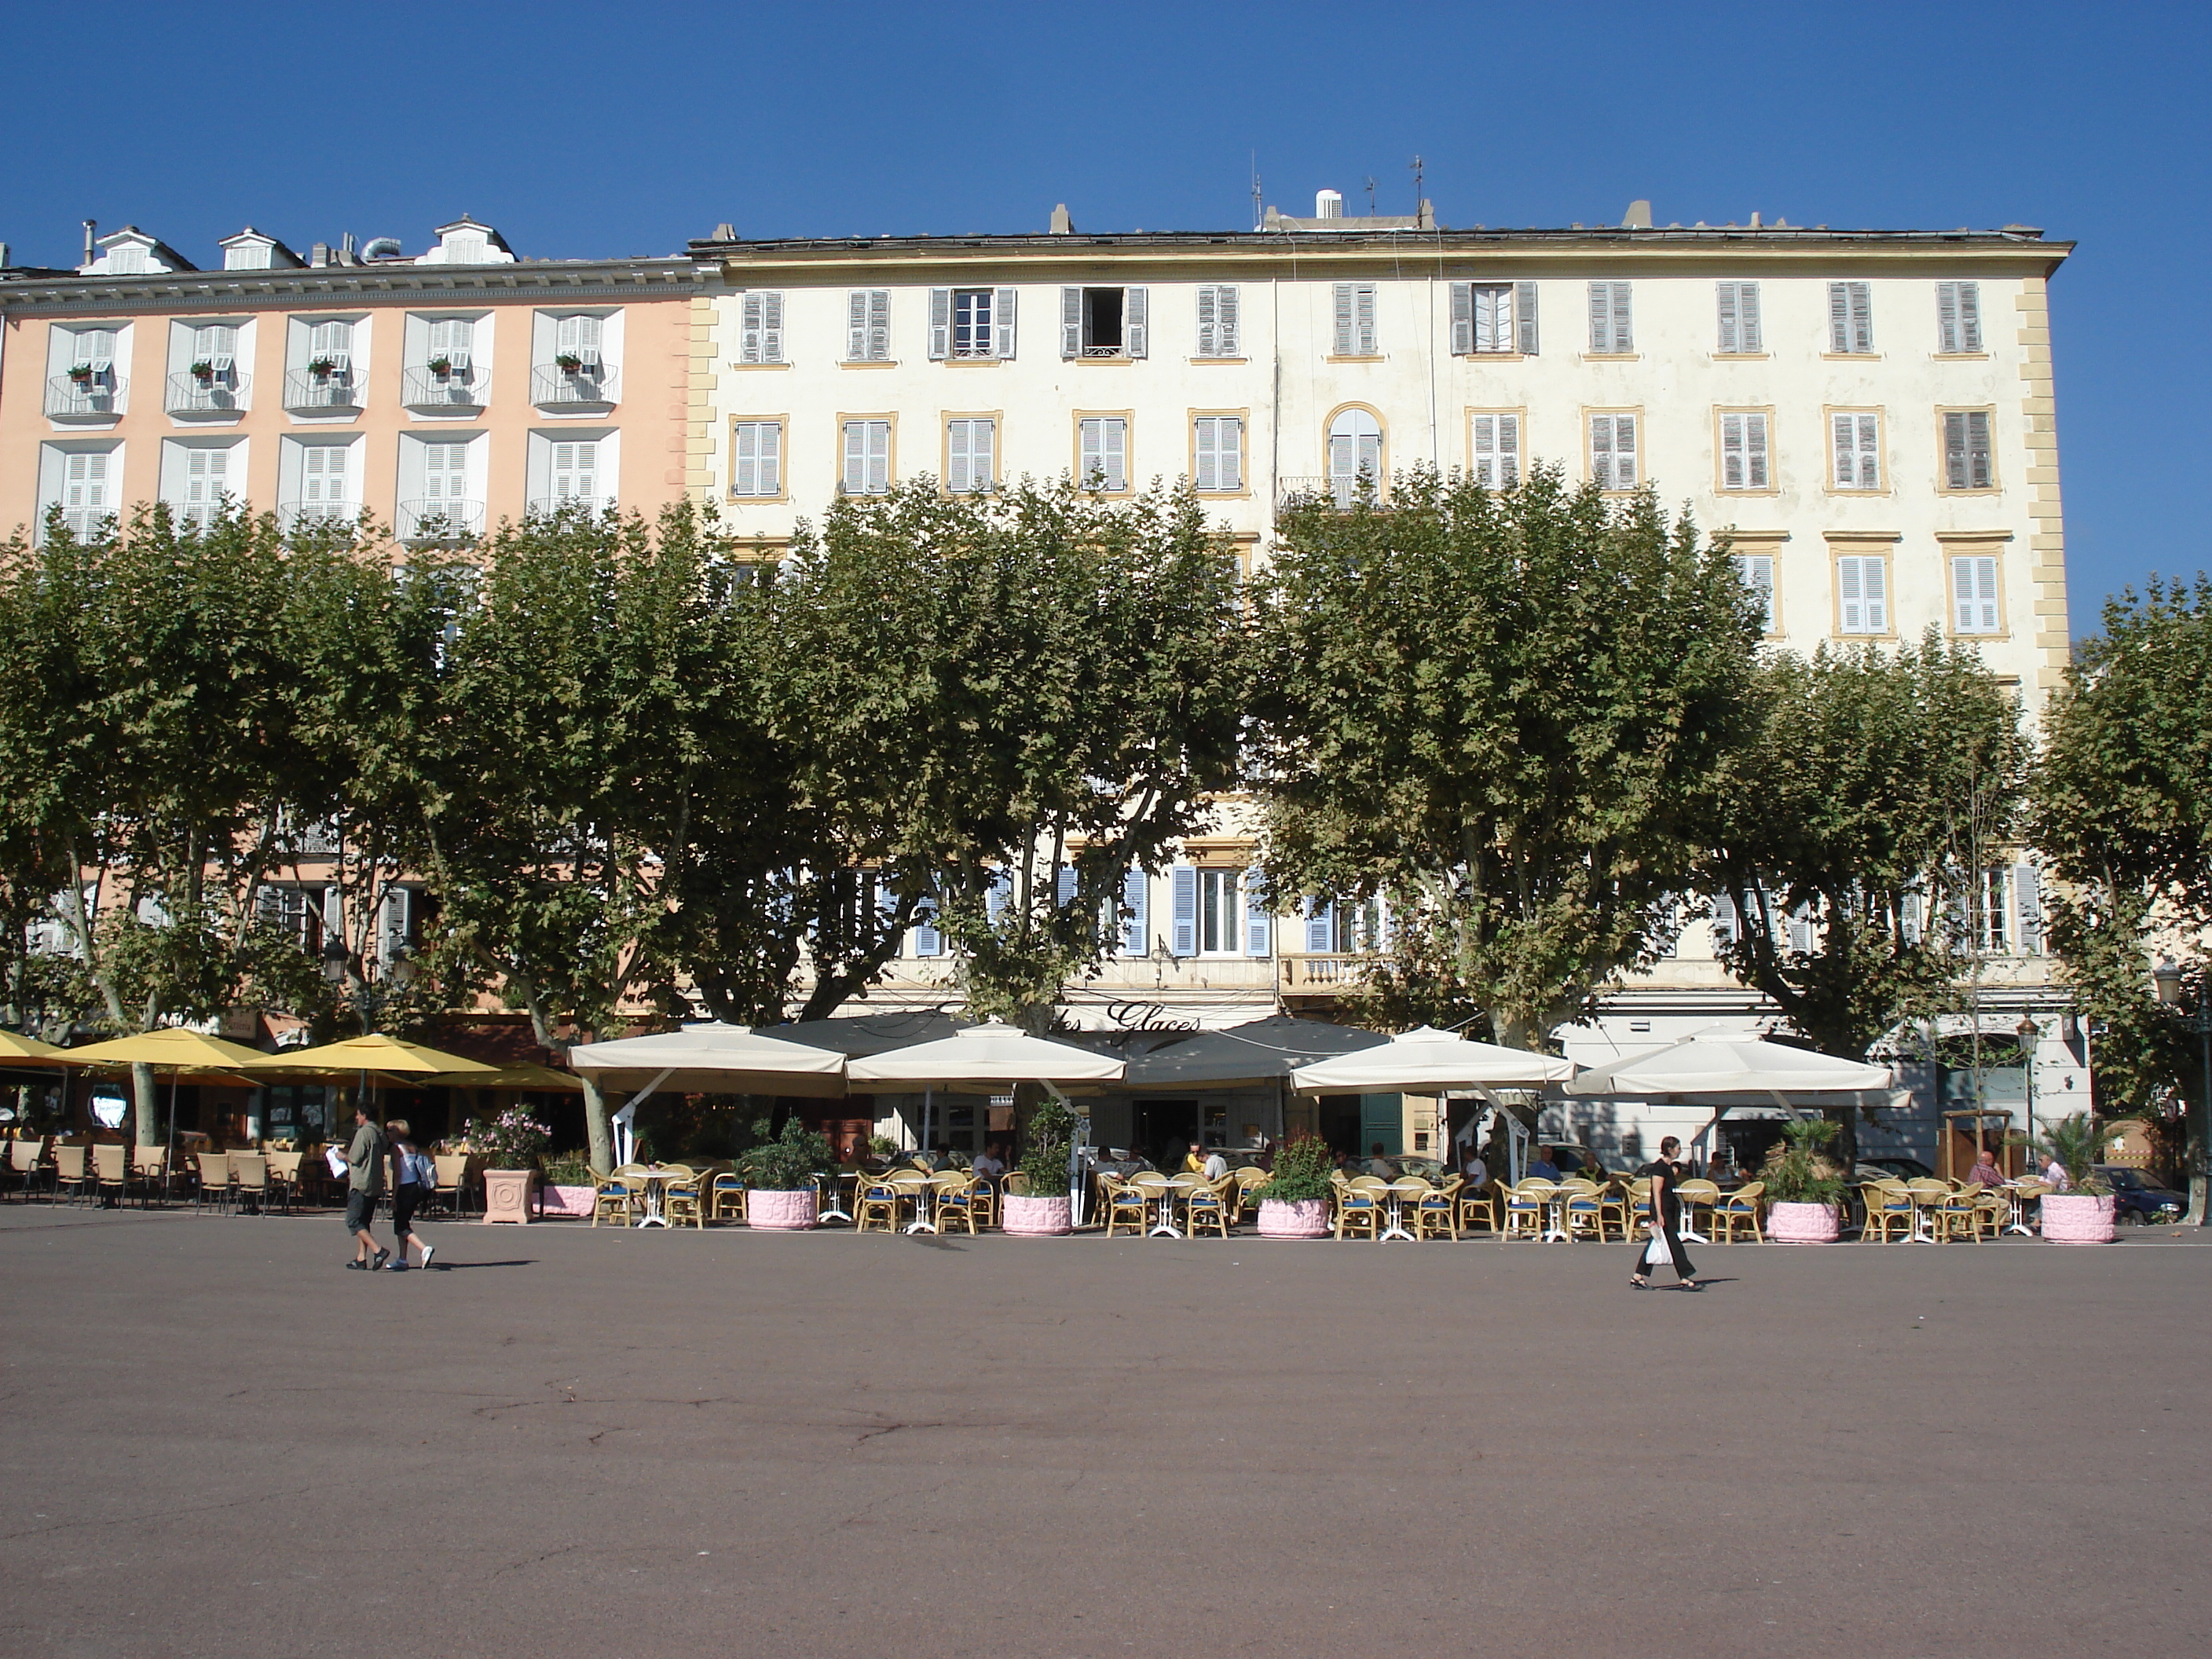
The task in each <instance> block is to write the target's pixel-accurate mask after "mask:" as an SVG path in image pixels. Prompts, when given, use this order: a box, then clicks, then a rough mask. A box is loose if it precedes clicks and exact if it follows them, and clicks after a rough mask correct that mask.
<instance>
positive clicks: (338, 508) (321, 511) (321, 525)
mask: <svg viewBox="0 0 2212 1659" xmlns="http://www.w3.org/2000/svg"><path fill="white" fill-rule="evenodd" d="M360 521H361V504H360V503H359V502H358V501H285V502H282V503H280V504H279V505H278V507H277V508H276V522H277V525H278V526H279V527H280V528H281V529H282V530H283V532H284V533H285V534H286V535H288V536H297V535H305V534H307V532H311V531H317V530H325V529H328V528H330V527H331V526H337V527H339V528H341V529H344V530H351V529H352V528H353V527H354V526H356V524H358V523H359V522H360Z"/></svg>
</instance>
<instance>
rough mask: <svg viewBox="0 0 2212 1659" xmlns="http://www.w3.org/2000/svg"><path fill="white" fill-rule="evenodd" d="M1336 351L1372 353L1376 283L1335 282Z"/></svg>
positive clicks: (1348, 354) (1358, 354)
mask: <svg viewBox="0 0 2212 1659" xmlns="http://www.w3.org/2000/svg"><path fill="white" fill-rule="evenodd" d="M1335 315H1336V355H1337V356H1340V357H1372V356H1376V345H1375V284H1374V283H1338V284H1337V285H1336V303H1335Z"/></svg>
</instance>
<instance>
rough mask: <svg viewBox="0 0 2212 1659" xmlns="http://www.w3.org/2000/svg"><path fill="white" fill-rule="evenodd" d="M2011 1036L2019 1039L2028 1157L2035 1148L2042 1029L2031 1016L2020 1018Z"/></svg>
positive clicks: (2024, 1015)
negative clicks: (2038, 1051)
mask: <svg viewBox="0 0 2212 1659" xmlns="http://www.w3.org/2000/svg"><path fill="white" fill-rule="evenodd" d="M2013 1035H2014V1036H2017V1037H2018V1038H2019V1039H2020V1052H2021V1078H2022V1079H2023V1081H2024V1082H2025V1083H2026V1085H2027V1144H2028V1148H2029V1153H2030V1156H2033V1149H2034V1146H2035V1051H2036V1049H2037V1048H2038V1047H2039V1046H2040V1045H2041V1043H2042V1041H2043V1028H2042V1027H2041V1026H2040V1025H2038V1024H2036V1023H2035V1020H2034V1018H2033V1016H2031V1015H2027V1014H2023V1015H2021V1020H2020V1024H2017V1025H2015V1026H2014V1027H2013Z"/></svg>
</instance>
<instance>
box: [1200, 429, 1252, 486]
mask: <svg viewBox="0 0 2212 1659" xmlns="http://www.w3.org/2000/svg"><path fill="white" fill-rule="evenodd" d="M1191 477H1192V479H1193V481H1194V483H1196V485H1197V487H1198V488H1199V489H1200V490H1204V491H1210V492H1215V493H1223V492H1228V491H1232V490H1239V489H1243V488H1244V421H1243V416H1237V415H1200V416H1198V417H1197V418H1196V419H1195V420H1194V422H1192V423H1191Z"/></svg>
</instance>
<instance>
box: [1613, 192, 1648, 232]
mask: <svg viewBox="0 0 2212 1659" xmlns="http://www.w3.org/2000/svg"><path fill="white" fill-rule="evenodd" d="M1620 228H1622V229H1623V230H1649V229H1650V228H1651V204H1650V203H1649V202H1647V201H1644V200H1643V199H1642V198H1641V197H1639V198H1638V199H1637V200H1635V201H1633V202H1631V203H1630V204H1628V211H1627V212H1626V213H1625V214H1623V215H1622V216H1621V220H1620Z"/></svg>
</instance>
